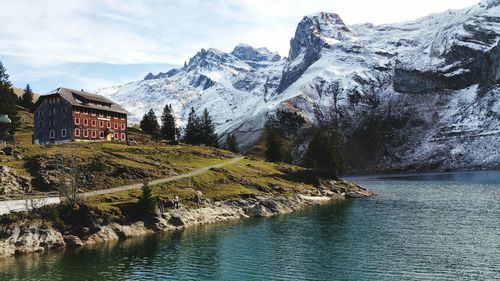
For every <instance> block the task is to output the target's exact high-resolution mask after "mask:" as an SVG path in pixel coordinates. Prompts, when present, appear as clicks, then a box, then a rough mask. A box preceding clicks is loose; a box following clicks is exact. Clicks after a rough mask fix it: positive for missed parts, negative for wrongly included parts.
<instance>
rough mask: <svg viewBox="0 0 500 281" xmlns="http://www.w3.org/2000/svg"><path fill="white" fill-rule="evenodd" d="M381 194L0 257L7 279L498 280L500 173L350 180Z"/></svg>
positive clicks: (0, 276) (0, 271)
mask: <svg viewBox="0 0 500 281" xmlns="http://www.w3.org/2000/svg"><path fill="white" fill-rule="evenodd" d="M351 180H354V181H357V182H359V183H360V184H362V185H364V186H366V187H368V188H370V189H372V190H373V191H375V192H377V193H379V195H378V196H375V197H372V198H367V199H356V200H347V201H343V202H340V203H336V204H331V205H328V206H324V207H318V208H310V209H307V210H305V211H302V212H298V213H295V214H290V215H284V216H279V217H275V218H270V219H251V220H242V221H239V222H235V223H225V224H217V225H211V226H203V227H199V228H194V229H187V230H184V231H177V232H174V233H163V234H157V235H152V236H148V237H144V238H139V239H131V240H127V241H123V242H115V243H109V244H100V245H96V246H94V247H92V248H83V249H78V250H65V251H61V252H55V253H54V252H52V253H50V254H42V255H31V256H28V257H19V258H8V259H3V260H0V280H500V278H499V276H500V172H474V173H458V174H457V173H447V174H421V175H415V174H413V175H397V176H388V177H386V176H372V177H358V178H351Z"/></svg>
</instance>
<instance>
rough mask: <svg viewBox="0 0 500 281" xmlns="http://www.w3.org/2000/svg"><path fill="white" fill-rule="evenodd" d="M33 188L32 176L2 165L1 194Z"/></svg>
mask: <svg viewBox="0 0 500 281" xmlns="http://www.w3.org/2000/svg"><path fill="white" fill-rule="evenodd" d="M30 190H31V178H29V177H26V176H21V175H18V174H16V173H15V172H14V171H12V169H10V168H9V167H7V166H0V195H5V194H11V193H25V192H28V191H30Z"/></svg>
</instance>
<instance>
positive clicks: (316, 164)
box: [304, 128, 345, 178]
mask: <svg viewBox="0 0 500 281" xmlns="http://www.w3.org/2000/svg"><path fill="white" fill-rule="evenodd" d="M304 165H305V166H306V167H309V168H311V169H312V170H314V171H315V172H317V173H318V174H319V175H321V176H326V177H332V178H336V177H339V176H340V175H341V174H342V173H343V172H344V170H345V167H344V158H343V155H342V151H341V147H340V139H339V136H338V133H337V131H336V130H331V129H328V128H319V129H318V130H317V131H316V133H315V134H314V137H313V138H312V140H311V142H310V143H309V146H308V148H307V151H306V155H305V157H304Z"/></svg>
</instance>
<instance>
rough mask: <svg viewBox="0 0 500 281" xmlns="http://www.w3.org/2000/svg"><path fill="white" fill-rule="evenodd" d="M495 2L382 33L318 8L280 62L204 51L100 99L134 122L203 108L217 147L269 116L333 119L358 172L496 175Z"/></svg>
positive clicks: (252, 131)
mask: <svg viewBox="0 0 500 281" xmlns="http://www.w3.org/2000/svg"><path fill="white" fill-rule="evenodd" d="M499 5H500V1H498V0H494V1H491V0H490V1H482V2H481V3H480V4H478V5H475V6H473V7H471V8H467V9H462V10H449V11H446V12H443V13H438V14H432V15H429V16H426V17H423V18H420V19H417V20H415V21H410V22H404V23H400V24H385V25H373V24H360V25H352V26H347V25H345V24H344V22H343V21H342V19H341V18H340V16H339V15H337V14H334V13H324V12H322V13H318V14H314V15H310V16H306V17H304V18H303V19H302V20H301V21H300V22H299V24H298V26H297V29H296V32H295V35H294V37H293V38H292V40H291V41H290V52H289V55H288V57H287V58H281V57H279V55H278V54H276V53H272V52H270V51H268V50H267V49H265V48H258V49H256V48H253V47H251V46H248V45H244V44H240V45H238V46H236V47H235V49H234V50H233V51H232V52H231V53H224V52H221V51H218V50H216V49H208V50H205V49H202V50H201V51H200V52H198V53H197V54H196V55H195V56H194V57H193V58H191V59H190V60H189V63H188V64H187V65H185V66H184V67H183V68H178V69H172V70H170V71H168V72H165V73H160V74H158V75H153V74H149V75H148V76H146V77H145V79H144V80H141V81H137V82H132V83H128V84H125V85H120V86H115V87H110V88H105V89H101V90H99V94H103V95H106V96H108V97H110V98H111V99H113V100H115V101H117V102H120V103H121V104H122V105H124V106H125V107H126V108H127V109H128V110H130V111H131V112H132V113H133V114H134V116H133V120H134V121H139V120H140V118H141V117H142V114H144V113H145V112H146V111H147V110H148V109H149V108H154V109H155V110H156V111H157V113H158V114H159V113H160V110H161V108H162V107H163V106H164V105H165V104H166V103H170V104H172V105H173V107H174V112H175V113H176V115H177V117H178V119H179V121H180V124H181V125H184V124H185V122H186V120H187V115H188V112H189V110H190V108H191V107H194V108H195V109H197V110H199V111H201V110H203V109H204V108H207V109H208V110H209V111H210V112H211V113H212V114H213V117H214V120H215V122H216V125H217V132H218V133H219V134H220V135H221V136H222V138H221V139H224V135H225V134H226V133H228V132H235V133H236V136H237V138H238V141H239V142H240V143H241V144H242V145H243V146H244V147H245V148H248V147H250V146H251V145H253V144H254V143H256V141H257V140H258V139H259V136H260V132H261V130H262V128H263V126H264V123H265V120H266V118H267V116H268V115H269V114H270V113H272V112H274V111H275V110H276V109H279V108H285V109H287V110H291V111H295V112H299V113H300V114H302V115H303V116H304V118H305V119H306V120H307V122H308V124H309V125H315V124H318V123H319V122H320V121H321V120H322V119H325V118H326V117H327V116H332V115H333V114H335V115H337V116H338V117H339V119H340V124H341V128H342V133H343V137H344V139H345V141H346V143H347V146H346V154H347V158H348V159H349V161H350V164H351V166H352V168H353V169H354V170H355V171H363V172H383V171H395V170H426V169H476V168H495V167H496V168H500V101H499V100H500V85H499V82H500V47H499V44H498V42H499V40H500V6H499ZM335 104H336V105H337V106H336V107H335ZM334 108H337V109H336V110H334ZM307 141H308V139H307V138H306V139H304V143H303V144H301V145H299V146H298V148H297V151H296V155H298V156H299V157H300V155H301V154H302V153H303V150H304V147H306V145H307Z"/></svg>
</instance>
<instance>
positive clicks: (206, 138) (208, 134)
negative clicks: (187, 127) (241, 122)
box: [200, 108, 219, 147]
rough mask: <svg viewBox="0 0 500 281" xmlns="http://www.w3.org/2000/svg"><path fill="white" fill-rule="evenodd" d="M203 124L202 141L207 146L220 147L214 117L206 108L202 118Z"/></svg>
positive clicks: (201, 123)
mask: <svg viewBox="0 0 500 281" xmlns="http://www.w3.org/2000/svg"><path fill="white" fill-rule="evenodd" d="M200 126H201V143H203V144H205V145H207V146H213V147H218V146H219V144H218V142H217V134H216V133H215V126H214V123H213V121H212V117H211V116H210V114H209V113H208V110H207V109H206V108H205V110H204V111H203V115H202V116H201V119H200Z"/></svg>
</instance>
